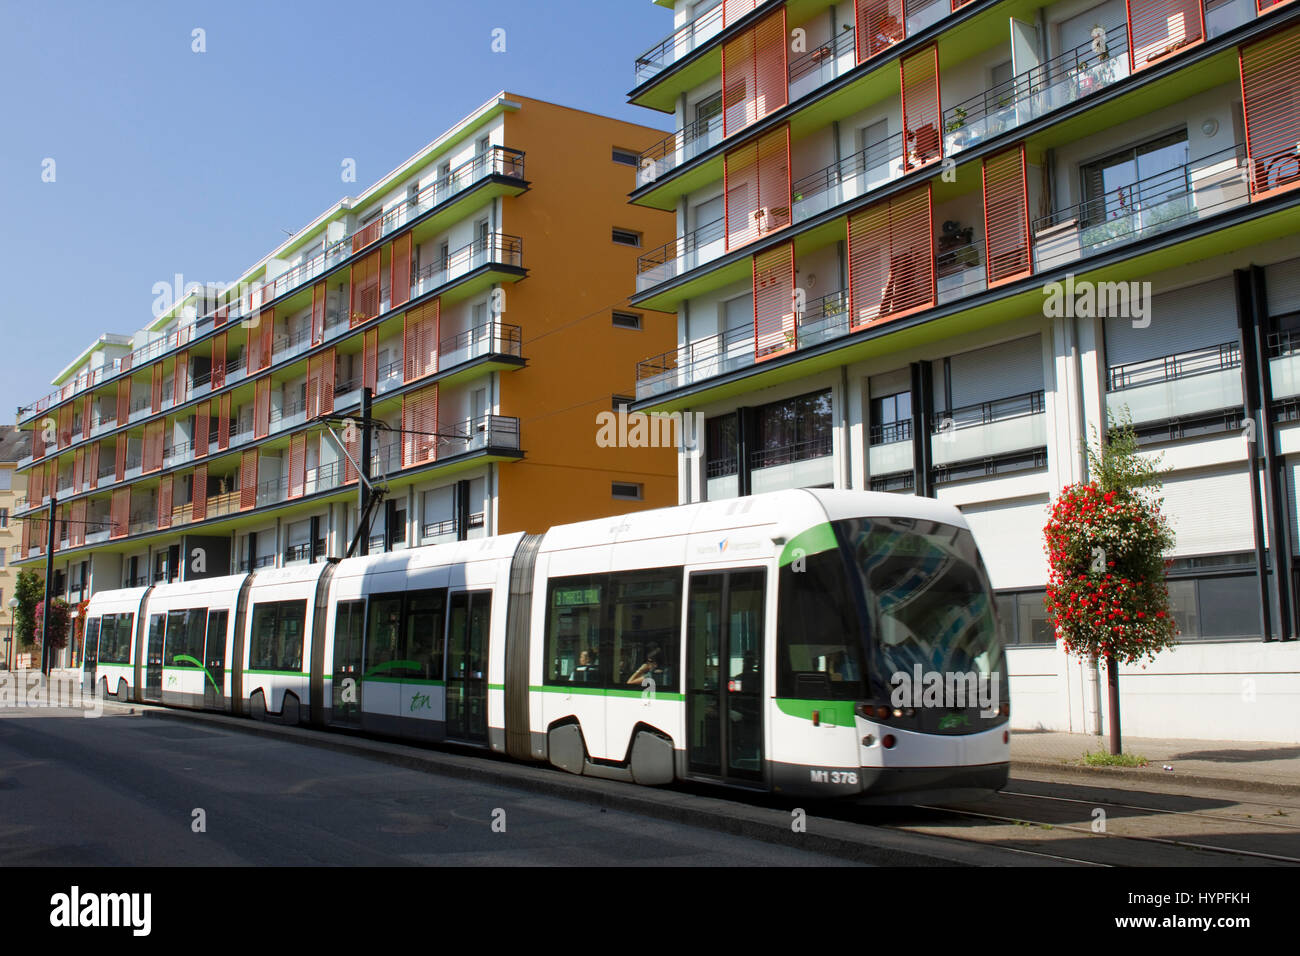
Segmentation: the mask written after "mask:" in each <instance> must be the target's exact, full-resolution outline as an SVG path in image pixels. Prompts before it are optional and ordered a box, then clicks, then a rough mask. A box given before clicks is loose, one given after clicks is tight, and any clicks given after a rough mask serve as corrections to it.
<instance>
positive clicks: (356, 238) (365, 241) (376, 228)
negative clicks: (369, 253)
mask: <svg viewBox="0 0 1300 956" xmlns="http://www.w3.org/2000/svg"><path fill="white" fill-rule="evenodd" d="M383 227H384V217H383V216H376V217H375V218H374V219H372V220H371V221H370V222H368V223H366V224H365V225H364V226H362V227H361V228H360V229H358V230H357V231H356V232H354V233H353V234H352V251H353V252H354V253H355V252H360V251H361V250H362V249H364V248H365V247H366V246H368V245H370V244H371V243H372V242H374V241H375V240H377V239H378V238H379V235H380V233H381V232H382V231H383Z"/></svg>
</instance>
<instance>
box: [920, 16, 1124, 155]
mask: <svg viewBox="0 0 1300 956" xmlns="http://www.w3.org/2000/svg"><path fill="white" fill-rule="evenodd" d="M1128 75H1129V61H1128V26H1127V24H1124V23H1121V24H1119V25H1118V26H1115V27H1112V28H1111V29H1109V30H1108V31H1107V32H1106V34H1105V37H1104V39H1102V40H1098V41H1092V40H1090V41H1089V42H1087V43H1081V44H1079V45H1078V46H1076V47H1074V48H1072V49H1070V50H1066V51H1065V52H1064V53H1060V54H1058V55H1057V56H1055V57H1053V58H1052V59H1050V60H1048V61H1046V62H1044V63H1040V64H1039V65H1038V66H1035V67H1034V68H1032V69H1030V70H1026V71H1025V72H1023V73H1021V74H1019V75H1017V76H1013V77H1012V78H1011V79H1009V80H1007V81H1005V82H1004V83H1000V84H998V85H997V86H994V87H992V88H990V89H987V90H985V91H983V92H982V93H977V94H976V95H974V96H972V97H970V98H969V99H966V100H962V101H961V102H960V103H958V104H956V105H955V106H951V107H949V108H948V109H946V110H944V111H943V130H944V151H945V155H948V156H952V155H954V154H956V153H959V152H961V151H962V150H964V149H970V148H971V147H972V146H976V145H978V144H979V143H982V142H984V141H985V140H989V139H992V138H993V137H995V136H1000V135H1001V134H1003V133H1006V132H1008V131H1009V130H1013V129H1015V128H1016V127H1018V126H1023V125H1024V124H1025V123H1028V122H1030V121H1031V120H1035V119H1038V118H1039V117H1040V116H1044V115H1046V114H1047V113H1050V112H1052V111H1053V110H1057V109H1060V108H1061V107H1063V106H1068V105H1070V104H1071V103H1074V102H1076V101H1077V100H1080V99H1083V98H1084V97H1086V96H1089V95H1091V94H1093V93H1097V92H1100V91H1101V90H1104V89H1105V88H1106V87H1108V86H1112V85H1113V84H1115V83H1118V82H1119V81H1120V80H1123V79H1125V78H1126V77H1127V76H1128Z"/></svg>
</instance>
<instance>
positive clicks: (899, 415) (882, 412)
mask: <svg viewBox="0 0 1300 956" xmlns="http://www.w3.org/2000/svg"><path fill="white" fill-rule="evenodd" d="M911 437H912V393H911V392H910V391H909V392H898V393H897V394H894V395H882V396H881V397H880V398H873V399H872V400H871V444H873V445H886V444H889V443H890V442H898V441H907V440H908V439H909V438H911Z"/></svg>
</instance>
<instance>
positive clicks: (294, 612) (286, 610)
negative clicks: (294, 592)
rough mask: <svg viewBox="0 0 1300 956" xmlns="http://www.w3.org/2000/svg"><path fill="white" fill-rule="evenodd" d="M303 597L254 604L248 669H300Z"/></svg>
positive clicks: (303, 621) (304, 603)
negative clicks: (301, 598) (293, 599)
mask: <svg viewBox="0 0 1300 956" xmlns="http://www.w3.org/2000/svg"><path fill="white" fill-rule="evenodd" d="M306 621H307V602H306V601H277V602H275V603H272V604H258V605H256V606H255V607H254V608H253V640H252V647H251V649H250V651H249V665H248V666H249V670H269V671H293V672H296V673H300V672H301V671H302V647H303V631H304V627H305V625H306Z"/></svg>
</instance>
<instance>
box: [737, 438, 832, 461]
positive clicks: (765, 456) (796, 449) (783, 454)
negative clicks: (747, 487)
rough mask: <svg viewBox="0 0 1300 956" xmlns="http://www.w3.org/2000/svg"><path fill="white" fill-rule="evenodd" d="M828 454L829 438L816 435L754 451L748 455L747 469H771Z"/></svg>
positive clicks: (829, 449) (829, 448)
mask: <svg viewBox="0 0 1300 956" xmlns="http://www.w3.org/2000/svg"><path fill="white" fill-rule="evenodd" d="M830 453H831V436H830V435H829V434H826V435H818V436H816V437H814V438H807V439H804V440H803V441H797V442H791V443H789V444H786V445H777V446H774V447H772V448H759V449H756V450H754V451H752V452H750V454H749V467H750V468H771V467H774V466H776V465H790V464H793V463H794V462H797V461H808V460H809V459H812V458H825V457H826V456H827V455H829V454H830Z"/></svg>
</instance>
